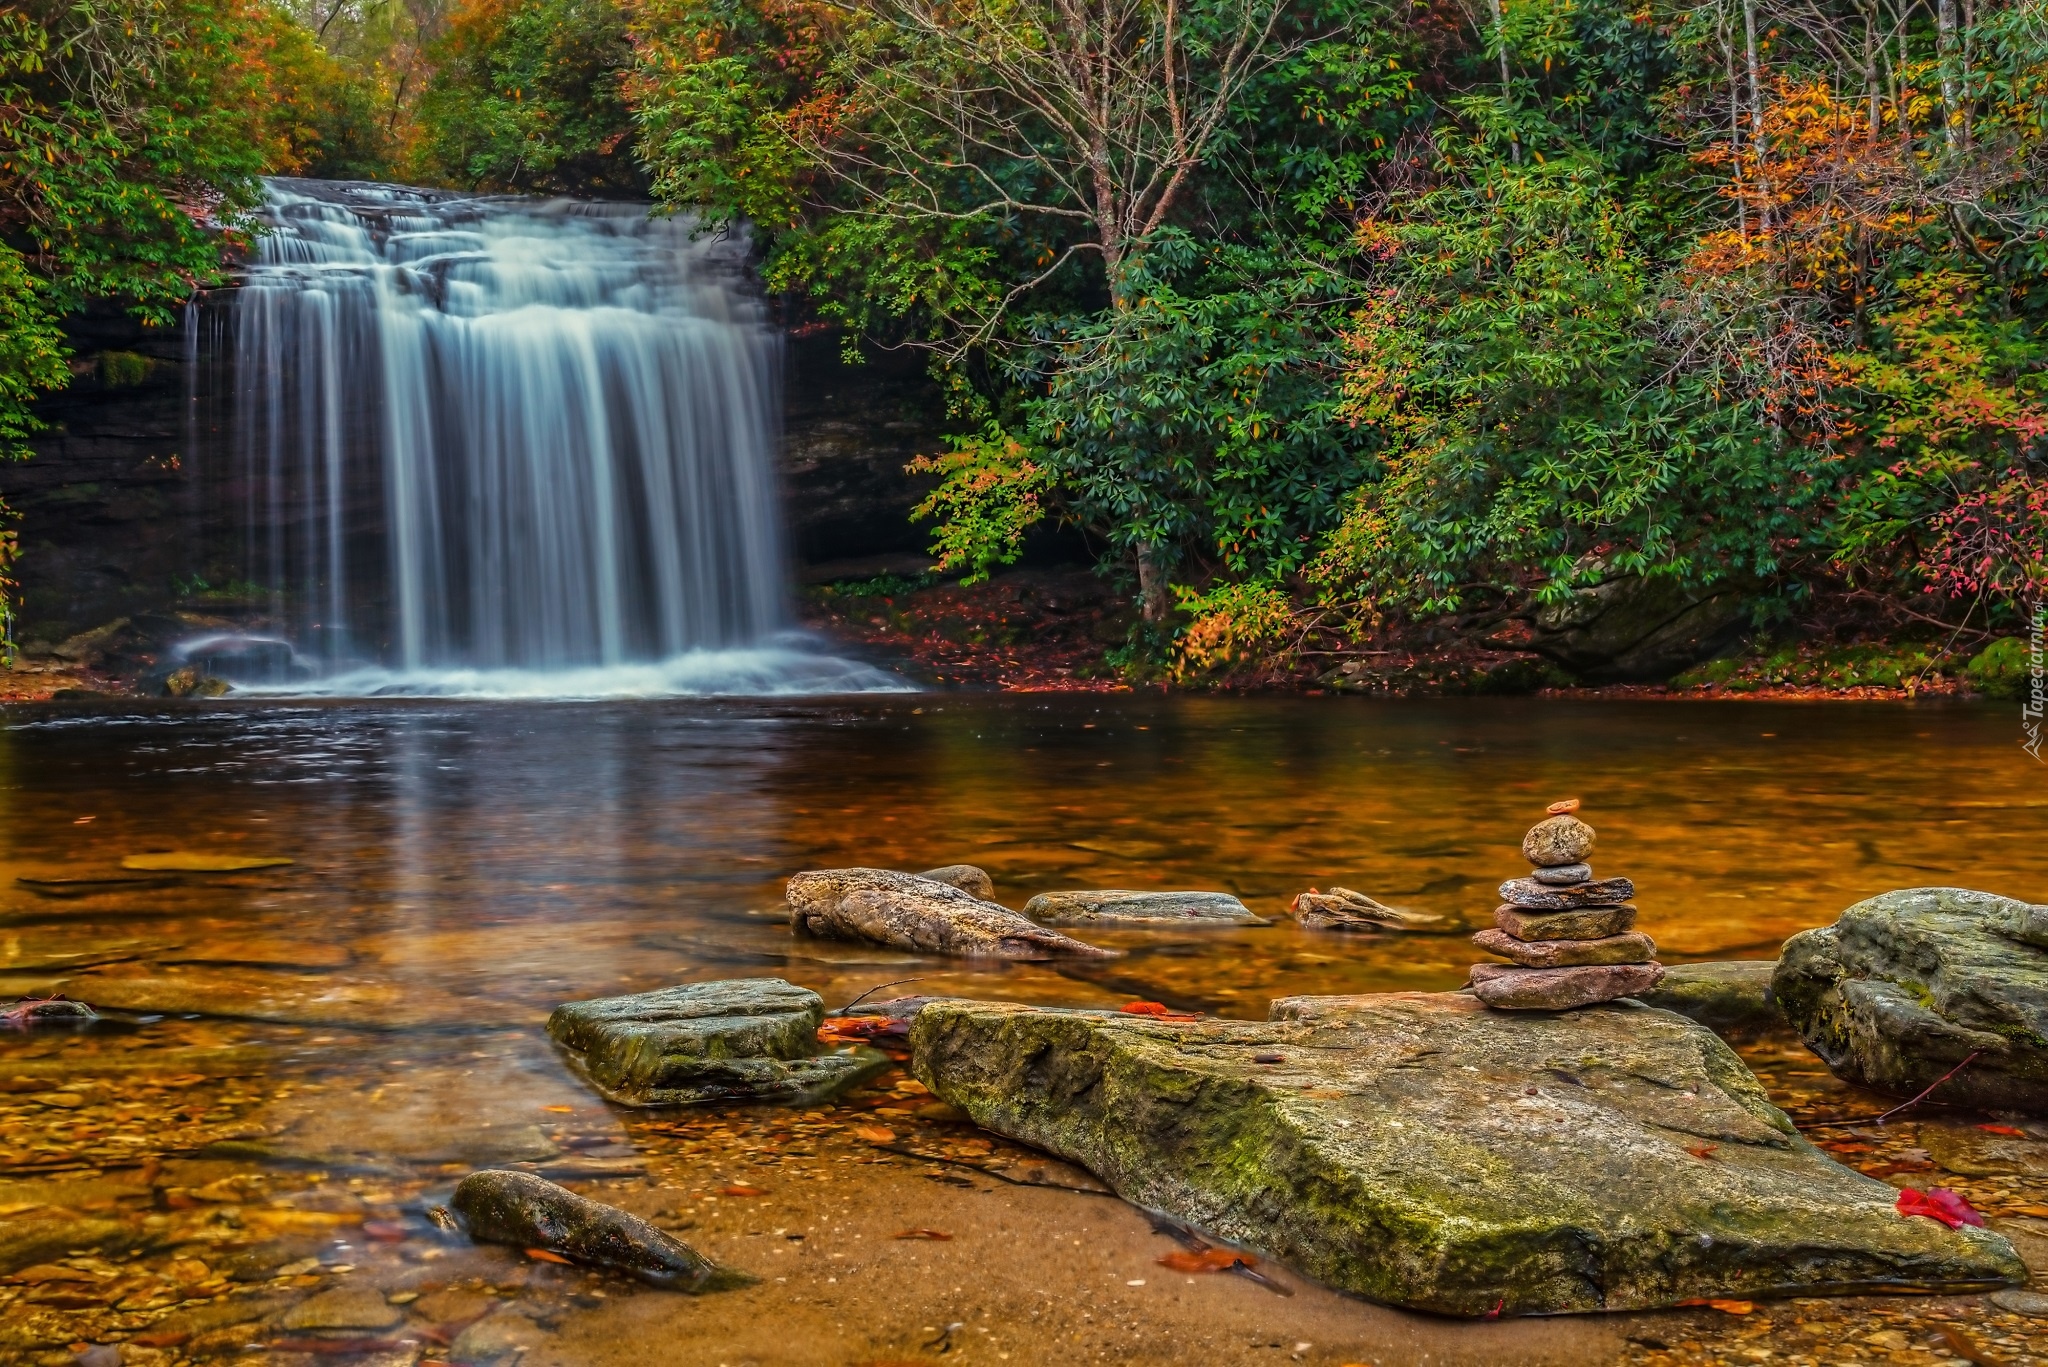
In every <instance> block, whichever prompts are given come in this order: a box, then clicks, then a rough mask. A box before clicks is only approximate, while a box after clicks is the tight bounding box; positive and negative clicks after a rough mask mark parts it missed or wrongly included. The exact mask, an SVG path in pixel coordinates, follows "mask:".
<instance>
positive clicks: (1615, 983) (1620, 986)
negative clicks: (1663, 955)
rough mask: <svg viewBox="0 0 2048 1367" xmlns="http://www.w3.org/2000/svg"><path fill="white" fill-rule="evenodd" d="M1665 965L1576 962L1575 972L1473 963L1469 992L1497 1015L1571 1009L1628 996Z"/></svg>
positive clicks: (1661, 972) (1651, 983)
mask: <svg viewBox="0 0 2048 1367" xmlns="http://www.w3.org/2000/svg"><path fill="white" fill-rule="evenodd" d="M1663 976H1664V965H1662V964H1657V963H1647V964H1642V963H1637V964H1581V965H1579V966H1577V967H1575V968H1523V967H1521V966H1520V965H1518V964H1474V965H1472V991H1473V993H1474V994H1475V995H1476V996H1477V997H1478V998H1479V1000H1481V1001H1483V1002H1485V1003H1486V1004H1487V1005H1488V1006H1491V1007H1494V1008H1496V1009H1497V1010H1501V1011H1571V1010H1575V1009H1576V1008H1578V1007H1581V1006H1595V1005H1598V1004H1599V1003H1601V1002H1611V1001H1613V1000H1614V999H1615V998H1616V997H1633V996H1634V995H1635V994H1636V993H1638V992H1642V991H1645V990H1647V989H1649V988H1651V987H1654V986H1656V984H1657V979H1659V978H1661V977H1663Z"/></svg>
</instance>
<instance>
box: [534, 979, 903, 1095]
mask: <svg viewBox="0 0 2048 1367" xmlns="http://www.w3.org/2000/svg"><path fill="white" fill-rule="evenodd" d="M824 1019H825V1003H824V1001H823V999H821V998H820V997H819V996H818V994H817V993H815V992H812V991H810V990H808V989H806V988H801V987H797V986H795V985H794V984H792V983H787V982H784V981H783V980H782V979H780V978H734V979H727V980H725V981H721V982H709V983H686V984H684V985H683V986H680V987H665V988H662V989H661V990H659V991H656V992H640V993H636V994H634V995H632V996H628V997H600V998H596V999H594V1000H591V1001H580V1002H565V1003H563V1004H562V1005H561V1006H558V1007H556V1008H555V1010H554V1014H552V1015H550V1016H549V1017H548V1033H549V1034H550V1035H552V1036H554V1038H555V1041H556V1043H558V1044H560V1045H561V1046H562V1048H563V1050H564V1051H565V1052H566V1053H567V1054H568V1056H569V1061H570V1063H571V1064H573V1065H574V1066H575V1068H576V1070H577V1071H578V1072H580V1073H582V1074H583V1076H584V1077H585V1078H586V1079H587V1080H588V1081H589V1082H590V1084H591V1085H592V1086H593V1087H595V1088H597V1090H598V1091H599V1092H601V1093H603V1094H604V1097H605V1099H606V1100H608V1101H616V1102H618V1103H620V1104H621V1105H625V1106H696V1105H705V1104H709V1103H713V1102H725V1103H739V1102H805V1103H808V1102H813V1101H817V1100H819V1099H821V1098H824V1097H827V1096H830V1095H831V1094H832V1093H834V1092H836V1091H838V1090H840V1089H841V1088H843V1087H847V1086H850V1085H851V1084H853V1083H855V1082H857V1081H859V1080H861V1079H862V1078H865V1077H870V1076H872V1075H873V1074H875V1073H877V1072H879V1071H881V1070H882V1069H883V1068H886V1067H887V1066H888V1064H889V1060H888V1057H887V1055H884V1054H882V1053H879V1052H877V1051H876V1050H873V1049H850V1050H840V1051H837V1052H833V1053H822V1054H821V1053H820V1052H819V1047H818V1025H819V1023H820V1022H821V1021H823V1020H824Z"/></svg>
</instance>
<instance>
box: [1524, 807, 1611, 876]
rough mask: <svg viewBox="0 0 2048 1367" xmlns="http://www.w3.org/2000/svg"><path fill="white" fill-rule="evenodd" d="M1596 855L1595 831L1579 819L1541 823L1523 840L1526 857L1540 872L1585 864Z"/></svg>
mask: <svg viewBox="0 0 2048 1367" xmlns="http://www.w3.org/2000/svg"><path fill="white" fill-rule="evenodd" d="M1592 852H1593V828H1592V827H1591V826H1588V825H1587V824H1586V823H1585V822H1583V821H1581V820H1579V819H1578V818H1577V817H1575V816H1569V815H1567V816H1553V817H1551V818H1550V819H1549V820H1548V821H1539V822H1537V823H1536V824H1535V825H1534V826H1531V827H1530V828H1529V833H1528V834H1527V835H1525V836H1523V837H1522V857H1523V858H1524V859H1527V860H1528V861H1529V862H1530V863H1531V864H1534V865H1535V866H1536V867H1537V868H1540V869H1555V868H1562V867H1563V866H1564V865H1566V864H1583V863H1585V862H1586V856H1587V855H1589V854H1591V853H1592Z"/></svg>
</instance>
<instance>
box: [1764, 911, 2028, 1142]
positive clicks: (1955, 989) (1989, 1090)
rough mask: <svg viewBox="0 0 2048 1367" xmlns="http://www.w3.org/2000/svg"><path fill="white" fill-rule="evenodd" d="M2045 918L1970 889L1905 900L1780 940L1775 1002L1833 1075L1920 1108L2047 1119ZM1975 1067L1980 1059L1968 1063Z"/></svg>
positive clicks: (1844, 915) (1849, 913)
mask: <svg viewBox="0 0 2048 1367" xmlns="http://www.w3.org/2000/svg"><path fill="white" fill-rule="evenodd" d="M2044 920H2048V912H2044V910H2043V908H2041V907H2038V906H2034V905H2032V904H2030V903H2026V902H2020V901H2015V900H2014V899H2012V898H2009V897H1999V896H1997V895H1995V894H1993V893H1988V892H1973V891H1970V890H1969V889H1966V888H1903V889H1900V890H1899V891H1896V892H1886V893H1880V894H1879V895H1878V896H1876V897H1872V898H1870V899H1868V900H1867V901H1862V902H1858V903H1857V904H1856V905H1854V906H1852V907H1850V908H1849V909H1848V910H1847V911H1844V912H1843V913H1842V914H1841V916H1840V918H1839V919H1837V920H1836V922H1835V923H1834V924H1833V925H1832V926H1827V927H1823V928H1822V929H1819V930H1808V931H1802V932H1801V933H1800V934H1798V935H1795V936H1793V937H1792V938H1791V939H1789V940H1787V941H1786V942H1785V950H1784V954H1783V956H1782V957H1781V958H1780V959H1779V960H1778V969H1777V972H1776V973H1775V974H1774V975H1773V976H1772V979H1771V995H1772V996H1773V997H1774V998H1775V999H1776V1001H1777V1003H1778V1005H1779V1007H1780V1008H1781V1009H1782V1010H1783V1011H1784V1013H1785V1016H1786V1019H1788V1020H1789V1021H1790V1022H1791V1023H1792V1025H1793V1027H1794V1028H1796V1029H1797V1030H1798V1031H1799V1033H1800V1035H1801V1036H1802V1037H1803V1038H1804V1039H1805V1040H1806V1043H1807V1047H1809V1048H1811V1049H1812V1050H1813V1051H1814V1052H1815V1053H1817V1054H1819V1055H1820V1056H1821V1058H1822V1059H1824V1060H1825V1061H1826V1062H1827V1065H1828V1067H1829V1068H1831V1069H1833V1070H1834V1072H1835V1074H1836V1075H1837V1076H1838V1077H1841V1078H1844V1079H1846V1080H1848V1081H1850V1082H1857V1083H1861V1084H1862V1085H1864V1086H1866V1087H1872V1088H1875V1089H1877V1090H1878V1091H1881V1092H1889V1093H1891V1094H1893V1095H1895V1096H1913V1095H1915V1094H1917V1093H1918V1092H1920V1091H1921V1090H1922V1089H1923V1088H1926V1087H1928V1086H1930V1085H1932V1084H1933V1083H1934V1082H1936V1081H1937V1080H1938V1079H1940V1078H1941V1077H1942V1075H1943V1074H1945V1073H1948V1072H1950V1071H1951V1070H1952V1069H1956V1068H1957V1067H1958V1066H1959V1065H1961V1064H1963V1061H1964V1060H1965V1059H1969V1060H1970V1062H1969V1064H1968V1066H1965V1067H1962V1068H1961V1071H1959V1072H1957V1073H1956V1074H1955V1076H1954V1077H1952V1078H1950V1079H1949V1080H1948V1081H1946V1082H1943V1083H1942V1084H1941V1089H1940V1090H1939V1091H1938V1092H1936V1093H1935V1096H1934V1099H1935V1100H1937V1101H1945V1102H1948V1103H1950V1104H1951V1105H1959V1106H1975V1107H1979V1108H1981V1109H1984V1110H2013V1111H2025V1112H2029V1113H2031V1114H2034V1115H2048V948H2044V947H2042V946H2041V945H2038V944H2035V943H2033V942H2032V941H2031V940H2030V939H2028V938H2026V936H2027V935H2028V934H2029V933H2030V932H2031V929H2032V928H2033V927H2035V926H2038V925H2041V924H2043V922H2044ZM1973 1055H1974V1057H1972V1056H1973Z"/></svg>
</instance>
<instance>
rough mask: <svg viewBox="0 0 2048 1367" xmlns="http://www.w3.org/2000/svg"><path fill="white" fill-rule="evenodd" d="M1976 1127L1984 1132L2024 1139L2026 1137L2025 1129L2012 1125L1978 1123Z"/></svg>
mask: <svg viewBox="0 0 2048 1367" xmlns="http://www.w3.org/2000/svg"><path fill="white" fill-rule="evenodd" d="M1977 1128H1978V1129H1980V1130H1982V1131H1984V1133H1986V1134H2004V1135H2011V1136H2012V1137H2013V1138H2014V1139H2025V1138H2026V1137H2027V1132H2026V1131H2025V1130H2022V1129H2020V1128H2018V1127H2017V1126H2013V1125H1979V1126H1978V1127H1977Z"/></svg>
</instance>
